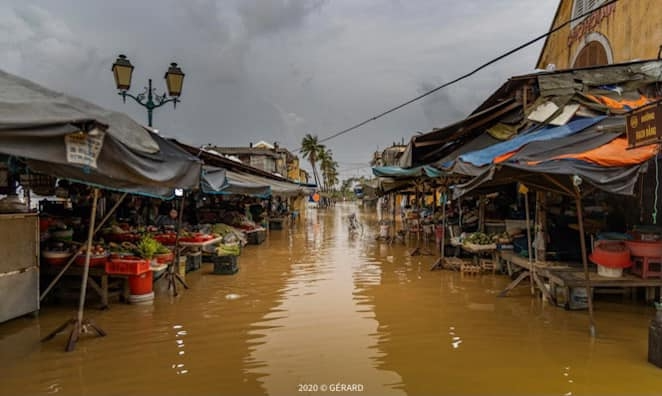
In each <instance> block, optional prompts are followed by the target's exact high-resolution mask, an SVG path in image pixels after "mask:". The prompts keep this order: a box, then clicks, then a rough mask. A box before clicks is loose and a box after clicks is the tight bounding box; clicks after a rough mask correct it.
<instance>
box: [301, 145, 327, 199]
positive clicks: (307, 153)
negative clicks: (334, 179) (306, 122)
mask: <svg viewBox="0 0 662 396" xmlns="http://www.w3.org/2000/svg"><path fill="white" fill-rule="evenodd" d="M322 150H324V145H323V144H320V143H319V141H318V139H317V135H315V136H313V135H311V134H310V133H307V134H306V136H304V137H303V140H302V141H301V156H302V157H303V158H305V159H307V160H308V161H310V165H311V166H312V168H313V177H314V179H315V184H317V186H318V187H321V185H320V179H319V175H318V174H317V161H318V159H319V153H320V152H321V151H322Z"/></svg>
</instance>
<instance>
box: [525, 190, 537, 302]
mask: <svg viewBox="0 0 662 396" xmlns="http://www.w3.org/2000/svg"><path fill="white" fill-rule="evenodd" d="M524 211H525V212H526V240H527V249H528V253H529V268H530V270H531V273H532V274H535V264H534V263H533V251H532V250H531V245H532V244H531V216H530V215H529V192H528V191H527V192H525V193H524ZM530 280H531V294H534V293H535V291H534V286H533V276H531V277H530Z"/></svg>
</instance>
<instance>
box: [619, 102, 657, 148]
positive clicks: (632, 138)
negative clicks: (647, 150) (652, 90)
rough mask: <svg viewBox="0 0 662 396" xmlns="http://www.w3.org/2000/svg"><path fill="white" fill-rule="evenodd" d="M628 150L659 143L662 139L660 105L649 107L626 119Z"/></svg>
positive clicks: (640, 109) (631, 114)
mask: <svg viewBox="0 0 662 396" xmlns="http://www.w3.org/2000/svg"><path fill="white" fill-rule="evenodd" d="M625 131H626V134H627V137H628V148H635V147H641V146H645V145H647V144H652V143H658V142H659V141H660V139H661V138H662V108H661V107H660V105H659V104H657V103H656V104H654V105H649V106H645V107H642V108H639V109H637V110H634V111H633V112H632V113H630V114H628V115H627V116H626V117H625Z"/></svg>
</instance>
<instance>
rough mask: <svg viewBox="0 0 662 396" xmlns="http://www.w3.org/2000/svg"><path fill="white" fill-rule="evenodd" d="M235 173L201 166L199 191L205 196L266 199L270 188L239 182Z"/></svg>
mask: <svg viewBox="0 0 662 396" xmlns="http://www.w3.org/2000/svg"><path fill="white" fill-rule="evenodd" d="M239 179H240V178H239V177H237V173H236V172H233V171H228V170H225V169H222V168H217V167H213V166H207V165H205V166H203V172H202V180H201V184H200V187H201V190H202V192H204V193H206V194H236V195H248V196H253V197H260V198H267V197H268V196H270V195H271V188H270V187H269V186H268V185H267V184H256V183H248V182H244V181H240V180H239Z"/></svg>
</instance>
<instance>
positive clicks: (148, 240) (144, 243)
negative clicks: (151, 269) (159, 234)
mask: <svg viewBox="0 0 662 396" xmlns="http://www.w3.org/2000/svg"><path fill="white" fill-rule="evenodd" d="M160 245H161V244H160V243H159V242H158V241H157V240H155V239H154V238H152V237H150V236H148V235H146V236H144V237H142V239H141V240H140V242H138V245H137V249H136V251H137V253H138V255H139V256H140V257H142V258H145V259H149V260H151V259H152V258H154V255H155V254H156V253H157V252H158V251H159V246H160Z"/></svg>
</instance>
